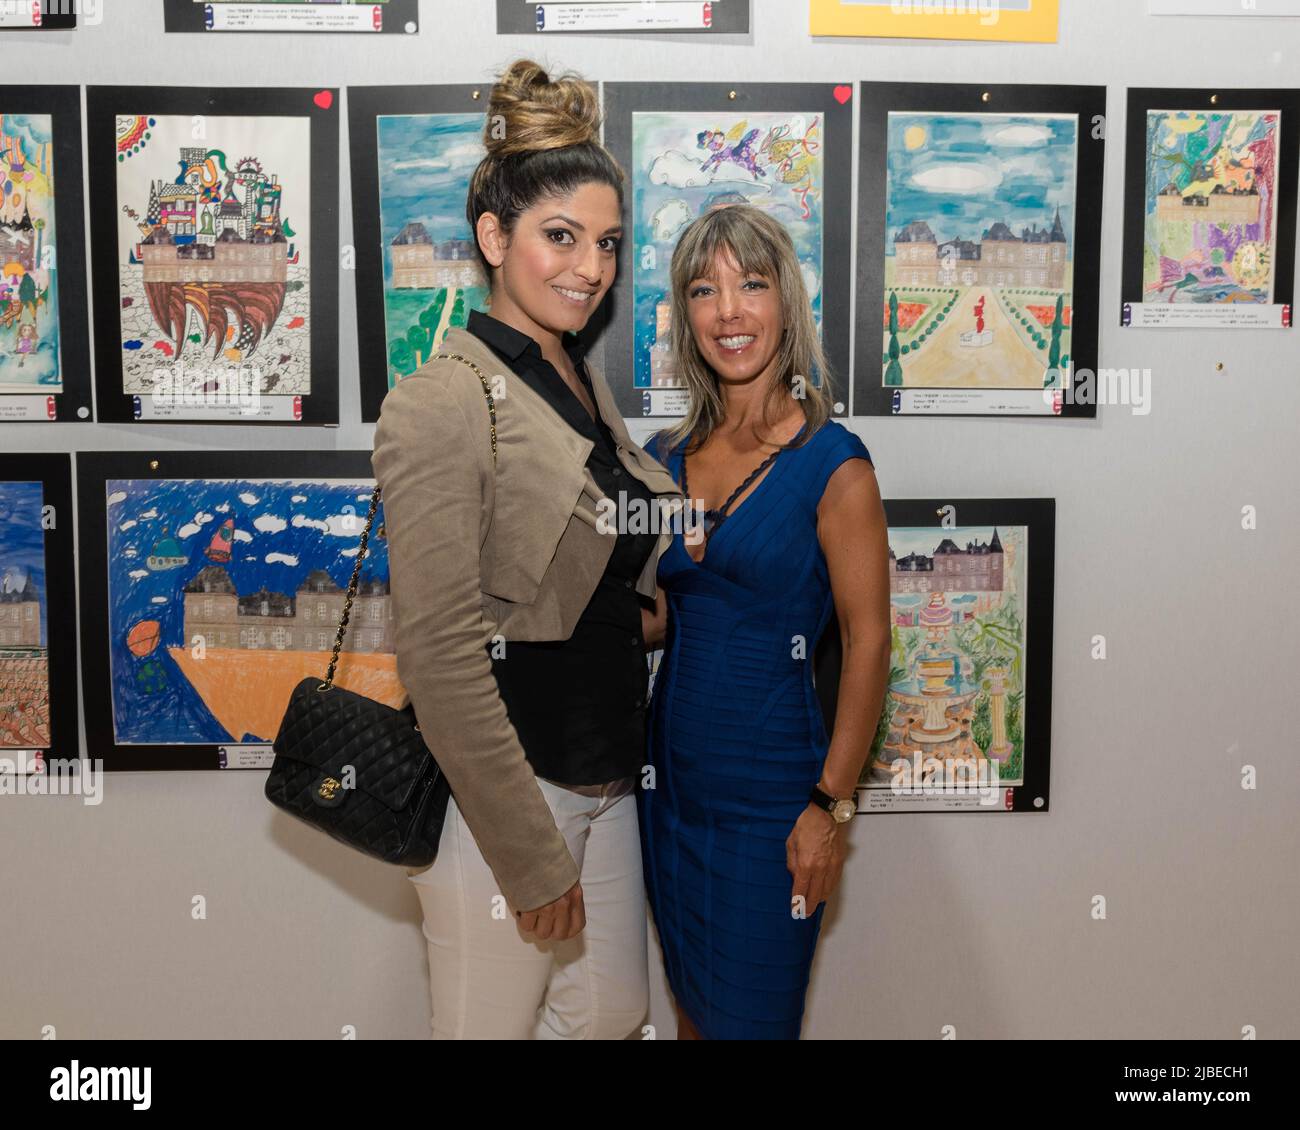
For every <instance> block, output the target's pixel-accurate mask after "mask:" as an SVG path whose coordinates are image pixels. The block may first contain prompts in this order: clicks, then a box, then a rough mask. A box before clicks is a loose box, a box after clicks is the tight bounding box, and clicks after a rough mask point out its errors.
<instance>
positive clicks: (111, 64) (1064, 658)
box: [0, 0, 1300, 1039]
mask: <svg viewBox="0 0 1300 1130" xmlns="http://www.w3.org/2000/svg"><path fill="white" fill-rule="evenodd" d="M106 7H107V8H108V12H107V14H106V17H105V20H104V23H103V24H102V25H101V26H98V27H88V28H85V29H83V30H81V31H78V32H76V33H75V34H66V35H64V34H60V35H47V36H25V37H23V38H21V40H20V39H19V38H18V37H17V36H13V35H9V36H3V37H0V54H3V56H4V58H5V72H6V74H5V81H6V82H11V83H22V82H29V81H30V82H47V83H89V84H95V83H108V84H125V83H129V82H132V81H141V82H147V83H150V84H157V85H166V84H174V85H187V84H188V85H192V84H205V85H212V86H217V85H236V86H238V85H247V86H251V85H317V84H319V85H334V84H339V85H347V84H358V85H361V84H375V83H401V82H407V83H413V84H414V83H434V82H471V81H490V77H491V74H492V72H493V71H494V70H497V69H499V68H500V67H501V66H503V65H505V64H506V63H507V62H508V61H509V60H510V59H511V58H513V57H515V56H516V55H518V54H521V53H534V54H539V55H540V57H543V58H544V59H545V60H546V61H548V62H550V63H552V64H555V65H561V66H572V67H575V68H577V69H578V70H580V71H581V72H583V73H585V74H586V75H587V76H588V77H590V78H592V79H599V78H609V79H619V80H637V79H641V80H651V79H654V80H663V81H683V82H689V81H691V80H693V79H696V78H707V79H711V80H712V79H717V78H734V79H736V80H737V81H751V82H758V81H765V80H779V81H787V82H792V81H836V82H840V81H853V80H858V79H879V80H886V79H888V80H895V81H897V80H915V81H918V82H919V81H923V80H927V79H928V80H933V81H947V82H982V81H988V82H1012V81H1014V82H1026V83H1033V82H1061V83H1105V84H1107V85H1108V86H1109V87H1110V115H1111V116H1110V137H1111V139H1112V140H1111V147H1110V151H1109V154H1108V161H1107V173H1106V179H1107V183H1106V209H1107V211H1106V220H1105V231H1104V233H1103V234H1104V253H1103V259H1102V272H1103V273H1102V295H1101V309H1102V311H1103V318H1102V331H1101V363H1102V364H1103V365H1107V366H1113V367H1128V368H1134V367H1136V368H1145V367H1150V368H1151V370H1152V373H1153V378H1154V400H1153V409H1152V411H1151V413H1150V414H1149V415H1147V416H1135V415H1133V414H1131V413H1130V412H1129V411H1128V410H1126V409H1124V408H1115V407H1103V408H1101V410H1100V415H1099V416H1098V418H1097V419H1096V420H1095V421H1072V422H1061V421H1055V422H1051V421H1026V420H1006V421H990V420H978V419H973V420H947V421H945V420H893V419H862V420H858V421H856V422H855V423H854V424H853V426H854V427H855V428H856V430H857V431H858V432H859V433H860V434H861V435H862V437H863V438H864V439H865V440H866V442H867V444H868V446H869V447H870V448H871V451H872V454H873V455H874V457H875V459H876V463H877V467H878V470H879V475H880V480H881V483H882V488H883V490H884V492H885V494H886V495H887V496H893V497H900V498H902V497H928V496H940V495H941V496H945V497H956V498H960V497H972V496H994V497H996V496H1006V497H1017V496H1054V497H1055V498H1056V499H1057V502H1058V511H1057V530H1058V532H1057V547H1056V548H1057V566H1056V650H1055V655H1054V656H1053V669H1054V672H1055V703H1054V706H1055V717H1054V719H1053V734H1054V737H1055V748H1054V750H1053V752H1052V767H1053V773H1052V809H1051V812H1050V813H1049V814H1046V815H1024V816H1015V817H1011V816H985V817H980V816H944V815H922V816H883V817H881V816H877V817H872V818H859V819H858V820H856V821H855V822H854V824H853V826H852V841H853V851H852V854H851V856H850V862H849V865H848V867H847V870H846V874H845V878H844V883H843V888H842V892H841V895H840V897H839V899H838V902H837V904H836V905H835V906H834V907H833V911H832V914H831V916H830V918H829V919H828V922H827V929H826V931H825V932H824V934H823V942H822V945H821V948H820V951H819V954H818V957H817V961H816V964H815V966H814V985H813V989H812V992H811V996H810V998H809V1008H808V1015H807V1022H806V1025H805V1036H806V1037H808V1038H834V1037H859V1036H860V1037H876V1038H882V1037H893V1038H898V1037H913V1038H927V1039H933V1038H936V1037H938V1036H939V1035H940V1029H941V1027H942V1026H943V1025H948V1024H952V1025H955V1026H956V1029H957V1033H958V1035H959V1037H965V1038H976V1037H1014V1036H1027V1037H1117V1036H1131V1037H1140V1038H1152V1039H1155V1038H1161V1039H1170V1038H1180V1037H1181V1038H1198V1037H1220V1038H1224V1037H1226V1038H1233V1037H1236V1036H1239V1035H1240V1030H1241V1028H1242V1026H1243V1025H1247V1024H1250V1025H1254V1026H1256V1028H1257V1030H1258V1032H1259V1035H1260V1036H1261V1037H1283V1036H1285V1037H1291V1038H1295V1037H1297V1036H1300V1019H1297V1018H1298V1017H1300V1009H1298V1008H1297V1005H1298V1004H1300V991H1298V990H1297V984H1298V982H1297V979H1296V978H1295V976H1294V970H1293V966H1292V961H1291V958H1292V952H1291V951H1292V948H1293V942H1294V938H1295V936H1296V934H1297V932H1298V931H1300V913H1298V912H1297V896H1296V879H1295V873H1296V861H1297V856H1298V854H1300V820H1297V818H1296V812H1297V806H1300V773H1298V772H1297V768H1296V756H1297V752H1300V749H1298V747H1300V740H1298V737H1297V734H1298V730H1300V723H1298V722H1297V717H1296V712H1295V707H1294V704H1295V702H1296V699H1297V695H1296V690H1295V679H1296V678H1297V676H1298V675H1300V633H1298V632H1297V630H1296V625H1297V616H1296V612H1295V596H1294V592H1295V584H1294V575H1293V573H1292V568H1293V567H1294V563H1295V561H1296V559H1297V556H1298V554H1297V550H1298V549H1300V534H1298V533H1297V529H1298V527H1297V523H1298V522H1300V501H1297V492H1296V485H1295V481H1294V480H1295V476H1296V470H1297V464H1298V462H1300V457H1298V456H1297V446H1298V443H1297V439H1298V437H1297V420H1298V419H1300V372H1297V368H1298V366H1297V346H1298V344H1300V342H1298V341H1297V337H1296V333H1297V332H1298V331H1292V332H1290V333H1281V332H1276V333H1275V332H1259V333H1253V334H1252V333H1246V334H1239V335H1236V336H1232V335H1228V334H1221V333H1214V332H1209V331H1200V332H1196V333H1182V334H1179V333H1173V334H1169V333H1156V332H1152V331H1132V330H1130V331H1122V330H1121V329H1120V328H1119V327H1118V326H1117V325H1116V324H1115V322H1116V320H1117V319H1116V318H1115V317H1113V316H1112V312H1113V311H1116V310H1118V306H1119V271H1120V222H1121V193H1122V179H1121V178H1122V174H1123V164H1124V162H1123V146H1122V139H1123V136H1124V134H1123V129H1124V121H1123V118H1124V106H1125V97H1124V90H1125V87H1126V86H1129V85H1134V86H1144V85H1150V86H1159V85H1169V86H1181V85H1201V84H1207V83H1210V82H1218V83H1220V84H1222V86H1223V87H1225V88H1227V87H1232V86H1286V85H1295V84H1296V83H1297V78H1298V76H1300V68H1298V66H1297V64H1298V63H1300V20H1291V21H1287V20H1280V19H1279V20H1244V19H1243V20H1231V19H1224V20H1213V21H1191V20H1169V19H1164V20H1157V19H1154V18H1151V17H1148V16H1146V15H1145V8H1146V5H1145V4H1144V3H1142V2H1141V0H1065V3H1064V4H1063V7H1064V8H1065V13H1064V15H1063V18H1062V28H1061V40H1060V44H1059V45H1056V46H1016V45H1007V44H997V45H987V46H975V45H964V44H942V43H898V42H888V41H881V42H868V41H842V42H841V41H832V40H819V41H816V42H814V41H811V40H810V39H809V37H808V35H807V30H806V28H807V15H806V8H807V6H806V4H804V3H803V2H802V0H755V4H754V7H755V12H754V16H753V33H752V35H751V36H749V37H745V38H738V37H737V38H733V39H730V40H727V41H724V42H716V41H709V40H706V39H691V38H689V37H685V36H683V37H677V38H668V37H664V38H650V37H647V38H636V37H631V36H600V37H581V36H570V37H556V38H549V39H543V38H540V37H524V36H519V37H510V38H505V39H498V38H497V37H496V35H495V34H494V27H495V21H494V17H493V14H492V9H493V5H492V4H491V3H490V2H489V0H476V2H475V4H474V5H473V7H474V9H475V10H476V15H475V17H474V18H472V19H471V18H470V17H469V16H468V15H467V14H466V13H467V11H468V9H469V7H470V5H469V4H467V3H465V2H463V0H423V3H422V5H421V8H422V21H423V24H424V30H423V32H422V34H421V35H419V36H418V37H416V38H411V39H405V38H402V37H389V36H385V37H382V39H381V38H379V37H376V38H375V39H373V40H368V39H364V38H362V37H344V38H340V37H320V38H317V39H311V38H308V37H303V38H294V39H286V38H283V37H274V36H265V37H257V36H252V37H250V36H229V37H225V38H222V37H213V38H211V39H206V40H205V39H200V38H198V37H177V36H170V37H169V36H164V35H163V33H162V16H161V5H160V4H157V3H154V2H152V0H113V2H112V3H110V4H108V5H106ZM479 9H481V12H477V10H479ZM344 123H345V126H346V118H344ZM349 196H350V193H349V189H348V185H347V181H346V179H345V181H344V186H343V200H342V204H341V210H340V214H341V217H342V233H341V237H342V239H343V240H344V241H345V242H346V241H348V240H349V239H350V231H351V202H350V199H349ZM340 297H341V325H340V334H339V338H340V350H341V365H340V369H341V372H342V373H344V374H348V373H349V372H354V371H355V360H356V358H355V351H356V344H355V342H356V324H355V323H356V318H355V310H354V306H353V280H352V278H351V277H350V276H348V275H346V274H345V275H344V278H343V286H342V293H341V296H340ZM1219 361H1222V362H1223V363H1224V365H1225V368H1224V370H1223V371H1222V372H1218V371H1216V369H1215V364H1216V362H1219ZM341 410H342V418H343V420H344V421H346V422H345V423H344V425H343V426H342V427H340V428H338V429H337V430H333V429H330V430H301V429H295V430H293V431H292V432H291V431H290V430H289V429H283V430H273V431H267V430H264V429H260V428H258V429H254V428H248V429H243V430H241V429H239V428H237V427H234V428H217V427H187V428H183V429H180V428H165V427H149V426H130V427H127V426H107V425H96V426H90V427H86V426H81V427H78V426H74V425H70V424H69V425H54V426H18V425H13V424H9V425H0V445H2V446H3V449H4V450H23V449H28V450H30V449H34V448H40V449H43V450H59V451H68V450H74V449H75V448H77V447H81V448H84V449H108V448H120V449H123V450H140V451H145V450H155V449H157V450H165V449H190V448H203V449H241V448H253V447H255V446H263V445H265V444H267V443H280V444H283V445H285V446H286V447H314V446H319V447H321V448H335V447H337V448H344V449H347V448H352V449H355V448H364V449H367V450H369V448H370V446H371V439H372V432H373V428H372V426H369V425H362V424H360V423H357V422H356V421H357V420H358V419H359V405H358V398H357V391H356V389H355V387H354V386H353V385H352V384H351V383H349V382H348V381H347V380H346V379H345V380H344V383H343V387H342V389H341ZM647 433H648V429H647V428H646V427H645V425H644V424H639V425H638V431H637V433H636V434H637V435H638V436H641V435H643V434H647ZM1247 504H1250V505H1253V506H1256V507H1257V508H1258V513H1259V528H1258V530H1256V531H1254V532H1245V531H1243V530H1242V529H1241V526H1240V511H1241V507H1242V506H1244V505H1247ZM1095 634H1104V635H1105V636H1106V638H1107V641H1108V645H1109V654H1110V658H1108V659H1107V660H1105V661H1104V662H1098V661H1094V660H1092V659H1091V658H1090V641H1091V639H1092V637H1093V636H1094V635H1095ZM101 740H102V736H101V735H90V738H89V753H90V755H91V756H94V755H95V754H96V752H97V749H98V747H99V743H100V741H101ZM1246 763H1249V764H1253V765H1255V766H1257V767H1258V772H1259V788H1258V789H1257V790H1256V791H1253V792H1247V791H1243V790H1242V789H1241V788H1240V787H1239V775H1240V772H1241V767H1242V765H1243V764H1246ZM263 780H264V774H263V773H261V772H248V773H237V772H231V773H216V772H213V773H203V774H198V773H179V774H165V773H156V774H123V775H115V776H112V777H111V778H110V780H109V781H108V793H107V798H106V800H105V803H103V804H102V805H100V806H98V807H85V806H83V805H81V804H80V803H79V802H78V801H77V800H76V799H75V798H45V799H37V798H0V865H2V866H3V868H4V877H5V878H4V887H3V897H0V1037H33V1036H37V1035H38V1034H39V1030H40V1028H41V1027H42V1026H43V1025H47V1024H52V1025H55V1026H56V1028H57V1031H58V1034H59V1035H60V1036H62V1037H71V1036H82V1037H110V1036H121V1037H146V1036H157V1037H189V1036H214V1037H254V1036H256V1037H325V1038H330V1037H333V1036H336V1035H337V1034H338V1033H339V1031H340V1029H341V1028H342V1026H343V1025H347V1024H352V1025H355V1026H356V1027H357V1029H358V1034H359V1035H360V1036H361V1037H381V1036H382V1037H397V1038H415V1037H422V1036H425V1035H427V1032H428V1026H427V1025H428V997H427V987H428V982H427V970H426V967H425V953H424V942H423V939H422V937H421V934H420V928H419V918H418V908H417V903H416V899H415V895H414V893H413V892H412V891H411V890H410V889H409V887H408V886H407V884H406V880H405V878H404V876H403V874H402V873H401V872H400V871H398V870H397V869H394V868H389V867H387V866H385V865H382V864H378V863H374V864H372V863H370V862H368V861H366V860H364V859H362V858H361V857H360V856H355V857H354V855H353V854H352V853H350V852H349V851H348V850H347V849H345V848H342V847H336V846H334V845H333V844H332V843H330V842H329V841H327V840H326V839H325V838H324V837H321V836H319V835H318V834H317V833H315V832H313V831H311V830H310V829H306V828H302V827H299V826H297V825H296V824H295V823H294V822H293V821H291V820H290V819H289V818H288V817H281V816H280V815H279V814H277V813H275V812H274V810H273V809H272V808H271V806H270V805H269V804H268V803H267V802H266V800H265V799H264V798H263V796H262V783H263ZM196 894H202V895H205V896H206V898H207V904H208V918H207V920H206V921H202V922H195V921H192V920H191V917H190V905H191V899H192V897H193V896H194V895H196ZM1095 895H1104V896H1106V899H1107V903H1108V908H1109V914H1108V918H1107V920H1106V921H1102V922H1097V921H1094V920H1093V919H1092V918H1091V917H1090V906H1091V900H1092V899H1093V897H1094V896H1095ZM654 960H657V955H656V956H655V957H654ZM654 986H655V988H654V994H653V1008H652V1015H651V1019H652V1021H653V1022H654V1023H655V1024H656V1025H657V1027H658V1030H659V1032H660V1034H661V1035H664V1036H668V1035H670V1034H671V1032H672V1023H671V1010H670V1008H669V1006H668V1001H667V996H666V993H665V991H664V989H663V987H662V979H661V978H659V977H658V975H657V973H656V974H655V976H654Z"/></svg>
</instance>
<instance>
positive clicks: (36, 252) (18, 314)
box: [0, 106, 63, 393]
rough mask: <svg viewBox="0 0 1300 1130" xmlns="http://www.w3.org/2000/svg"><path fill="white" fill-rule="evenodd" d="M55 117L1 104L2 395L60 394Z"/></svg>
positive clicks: (0, 344)
mask: <svg viewBox="0 0 1300 1130" xmlns="http://www.w3.org/2000/svg"><path fill="white" fill-rule="evenodd" d="M54 185H55V168H54V135H53V119H52V118H51V116H50V115H48V114H6V113H3V107H2V106H0V393H35V392H61V391H62V390H63V377H62V367H61V354H60V350H59V287H58V276H59V272H58V268H57V257H56V255H55V246H56V244H57V241H58V236H57V232H56V227H55V209H54V191H55V189H54Z"/></svg>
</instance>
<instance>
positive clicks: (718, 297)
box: [686, 249, 785, 384]
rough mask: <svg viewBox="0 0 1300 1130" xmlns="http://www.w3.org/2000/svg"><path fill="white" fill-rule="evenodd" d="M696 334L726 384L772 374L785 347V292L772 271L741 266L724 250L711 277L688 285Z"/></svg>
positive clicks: (688, 302) (708, 360) (707, 360)
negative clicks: (764, 272) (783, 338)
mask: <svg viewBox="0 0 1300 1130" xmlns="http://www.w3.org/2000/svg"><path fill="white" fill-rule="evenodd" d="M686 310H687V313H688V315H689V317H690V325H691V333H692V334H693V335H694V338H695V344H696V346H697V348H698V349H699V351H700V355H701V356H702V357H703V358H704V361H705V363H706V364H707V365H708V366H709V367H710V368H711V369H712V370H713V371H714V372H715V373H716V374H717V375H718V380H719V381H720V382H722V383H723V384H727V383H734V384H743V383H745V382H747V381H752V380H753V379H754V378H756V377H760V376H763V377H766V376H768V375H769V372H768V371H769V369H770V368H771V366H772V365H773V364H774V363H775V360H776V355H777V351H778V350H779V349H780V347H781V335H782V333H783V332H784V330H785V321H784V318H783V317H782V313H781V295H780V292H779V291H778V290H777V287H776V284H775V281H774V280H773V279H770V278H768V277H767V276H766V275H762V274H758V273H756V272H748V273H746V272H744V271H741V270H740V267H739V264H737V262H736V260H735V257H734V256H732V255H731V254H730V252H727V251H725V249H724V250H723V251H720V252H719V253H718V254H717V255H716V256H715V257H714V260H713V266H712V267H711V268H710V270H709V272H708V274H707V275H705V276H702V277H700V278H694V279H692V280H691V281H690V283H689V284H688V285H687V287H686Z"/></svg>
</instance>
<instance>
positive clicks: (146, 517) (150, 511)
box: [140, 506, 158, 522]
mask: <svg viewBox="0 0 1300 1130" xmlns="http://www.w3.org/2000/svg"><path fill="white" fill-rule="evenodd" d="M157 517H158V511H157V510H155V509H154V508H153V507H152V506H151V507H150V508H149V509H148V510H146V511H145V512H144V513H143V514H141V515H140V521H142V522H147V521H148V520H149V519H150V518H157Z"/></svg>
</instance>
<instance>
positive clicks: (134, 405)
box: [131, 396, 144, 420]
mask: <svg viewBox="0 0 1300 1130" xmlns="http://www.w3.org/2000/svg"><path fill="white" fill-rule="evenodd" d="M143 411H144V408H143V407H142V406H141V404H140V398H139V397H138V396H133V397H131V415H132V417H133V418H134V419H136V420H138V419H139V418H140V414H141V413H142V412H143Z"/></svg>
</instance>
